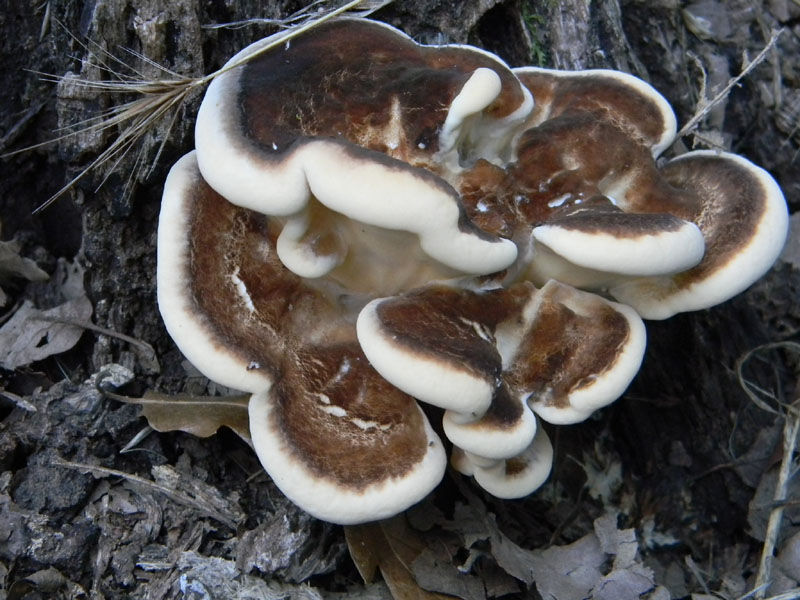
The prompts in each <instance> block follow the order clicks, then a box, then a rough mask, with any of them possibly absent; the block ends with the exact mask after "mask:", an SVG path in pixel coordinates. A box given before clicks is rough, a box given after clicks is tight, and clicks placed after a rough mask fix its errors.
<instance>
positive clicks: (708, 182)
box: [609, 150, 789, 319]
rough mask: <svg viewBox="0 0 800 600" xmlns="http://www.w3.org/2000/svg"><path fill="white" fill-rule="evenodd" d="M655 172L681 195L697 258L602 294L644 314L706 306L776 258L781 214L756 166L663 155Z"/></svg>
mask: <svg viewBox="0 0 800 600" xmlns="http://www.w3.org/2000/svg"><path fill="white" fill-rule="evenodd" d="M661 175H662V176H663V177H664V179H665V180H666V181H667V182H668V183H669V185H670V186H672V187H673V188H674V189H677V190H680V191H682V192H683V194H684V196H685V197H686V198H687V200H688V201H687V203H686V204H687V205H688V207H687V208H685V209H684V210H685V211H686V212H687V213H691V218H693V220H694V221H695V222H696V223H697V224H698V226H699V228H700V230H701V232H702V234H703V237H704V238H705V245H706V252H705V254H704V256H703V260H702V261H701V262H700V263H699V264H698V265H696V266H695V267H693V268H691V269H687V270H685V271H683V272H679V273H676V274H674V275H672V276H664V277H652V278H634V279H631V280H626V281H620V282H619V283H618V284H617V285H614V286H612V287H611V288H610V290H609V291H610V293H611V294H612V295H613V296H614V297H615V298H616V299H618V300H619V301H620V302H625V303H626V304H629V305H631V306H633V307H634V308H635V309H636V310H637V311H638V312H639V314H641V315H642V316H643V317H645V318H648V319H665V318H668V317H670V316H672V315H674V314H675V313H678V312H684V311H690V310H700V309H703V308H707V307H709V306H714V305H716V304H719V303H721V302H724V301H726V300H728V299H729V298H732V297H733V296H735V295H736V294H738V293H740V292H742V291H744V290H745V289H747V288H748V287H749V286H750V285H752V284H753V283H754V282H755V281H756V280H757V279H759V278H760V277H761V276H762V275H764V273H766V272H767V271H768V270H769V269H770V267H771V266H772V265H773V263H774V262H775V261H776V260H777V258H778V256H779V255H780V252H781V250H782V248H783V245H784V243H785V241H786V236H787V235H788V228H789V215H788V208H787V206H786V201H785V199H784V197H783V193H782V192H781V190H780V188H779V187H778V184H777V183H776V182H775V180H774V179H773V178H772V177H771V176H770V175H769V173H767V172H766V171H765V170H764V169H762V168H760V167H758V166H756V165H754V164H753V163H752V162H750V161H749V160H747V159H745V158H743V157H741V156H738V155H736V154H730V153H726V152H716V151H712V150H699V151H695V152H689V153H687V154H684V155H682V156H679V157H678V158H675V159H673V160H671V161H670V162H669V163H667V164H666V165H665V166H664V167H662V168H661Z"/></svg>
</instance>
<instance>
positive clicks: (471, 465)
mask: <svg viewBox="0 0 800 600" xmlns="http://www.w3.org/2000/svg"><path fill="white" fill-rule="evenodd" d="M450 464H452V465H453V468H454V469H456V470H457V471H459V472H460V473H462V474H464V475H472V476H473V477H474V478H475V481H476V482H477V483H478V485H480V486H481V487H482V488H483V489H485V490H486V491H487V492H489V493H490V494H492V495H493V496H497V497H498V498H504V499H509V500H510V499H515V498H523V497H525V496H527V495H528V494H531V493H533V492H534V491H536V490H537V489H539V488H540V487H541V486H542V485H543V484H544V482H545V481H546V480H547V478H548V477H549V476H550V471H551V469H552V467H553V446H552V444H551V443H550V438H549V437H547V433H546V432H545V430H544V429H543V428H541V427H540V428H538V429H537V432H536V436H535V437H534V438H533V441H532V442H531V443H530V445H529V446H528V447H527V448H525V450H524V451H523V452H521V453H520V454H519V455H517V456H513V457H511V458H507V459H504V460H487V459H485V458H484V457H481V456H476V455H473V454H471V453H469V452H465V451H464V450H462V449H461V448H458V447H454V448H453V453H452V456H451V457H450Z"/></svg>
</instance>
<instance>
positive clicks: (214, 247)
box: [157, 18, 787, 523]
mask: <svg viewBox="0 0 800 600" xmlns="http://www.w3.org/2000/svg"><path fill="white" fill-rule="evenodd" d="M276 41H281V38H280V34H278V36H273V37H272V38H267V39H266V40H262V41H261V42H257V43H256V44H253V45H252V46H250V47H248V48H246V49H245V50H243V51H242V52H241V53H240V54H239V55H237V56H236V57H234V58H233V59H231V63H230V64H233V62H234V61H236V62H237V63H238V62H239V61H240V60H241V59H242V58H245V57H251V58H250V59H249V60H247V61H245V62H242V63H241V64H238V66H235V67H233V68H231V69H229V70H227V71H225V72H224V73H223V74H222V75H220V76H218V77H217V78H216V79H214V81H213V82H212V83H211V85H210V86H209V89H208V91H207V93H206V96H205V98H204V100H203V103H202V105H201V107H200V111H199V114H198V117H197V124H196V136H195V138H196V150H195V151H193V152H191V153H190V154H188V155H186V156H185V157H183V158H182V159H181V160H180V161H178V163H177V164H176V165H175V166H174V167H173V169H172V171H171V172H170V175H169V177H168V179H167V182H166V184H165V187H164V196H163V202H162V210H161V216H160V222H159V232H158V277H157V279H158V301H159V307H160V310H161V313H162V315H163V318H164V321H165V323H166V326H167V329H168V331H169V333H170V335H171V336H172V337H173V339H174V340H175V342H176V343H177V345H178V346H179V348H180V349H181V350H182V351H183V352H184V354H185V355H186V356H187V358H188V359H189V360H190V361H191V362H192V363H193V364H194V365H195V366H196V367H197V368H198V369H200V371H202V372H203V373H204V374H205V375H206V376H208V377H209V378H210V379H212V380H214V381H216V382H219V383H221V384H223V385H226V386H228V387H231V388H235V389H238V390H242V391H245V392H249V393H251V394H252V396H251V400H250V429H251V435H252V441H253V445H254V447H255V450H256V452H257V454H258V456H259V459H260V460H261V462H262V464H263V465H264V467H265V469H266V470H267V471H268V472H269V474H270V475H271V476H272V477H273V479H274V480H275V482H276V484H277V485H278V486H279V487H280V488H281V490H282V491H283V492H284V493H285V494H286V495H287V496H288V497H289V498H290V499H292V500H293V501H294V502H296V503H297V504H298V505H299V506H301V507H302V508H303V509H305V510H307V511H308V512H310V513H311V514H313V515H315V516H317V517H319V518H321V519H325V520H328V521H333V522H337V523H359V522H364V521H370V520H375V519H380V518H384V517H388V516H391V515H393V514H396V513H398V512H400V511H402V510H404V509H405V508H407V507H408V506H410V505H412V504H414V503H415V502H418V501H419V500H420V499H422V498H423V497H424V496H425V495H426V494H428V493H429V492H430V491H431V490H432V489H433V488H434V487H435V486H436V485H437V484H438V482H439V481H440V479H441V477H442V475H443V472H444V469H445V467H446V463H447V460H446V452H448V451H449V452H450V454H451V463H452V465H453V466H454V467H455V468H456V469H457V470H459V471H461V472H463V473H465V474H467V475H472V476H474V478H475V481H476V482H477V483H478V484H479V485H481V486H482V487H484V488H485V489H486V490H487V491H488V492H490V493H492V494H495V495H497V496H500V497H504V498H517V497H521V496H524V495H527V494H529V493H531V492H532V491H533V490H535V489H536V488H537V487H539V486H540V485H541V484H542V483H543V482H544V481H545V479H546V478H547V476H548V473H549V471H550V466H551V462H552V453H553V451H552V447H551V446H550V443H549V441H548V437H547V434H546V432H545V431H544V427H542V424H541V423H542V421H545V422H547V423H551V424H568V423H576V422H579V421H582V420H584V419H586V418H587V417H588V416H589V415H591V414H592V412H593V411H595V410H597V409H598V408H600V407H602V406H605V405H607V404H609V403H610V402H613V401H614V400H615V399H617V398H618V397H619V396H620V395H622V394H623V392H624V391H625V389H626V387H627V386H628V384H629V383H630V381H631V380H632V378H633V377H634V376H635V374H636V372H637V370H638V368H639V365H640V363H641V360H642V356H643V353H644V349H645V337H646V336H645V328H644V325H643V323H642V320H641V318H642V317H644V318H649V319H662V318H667V317H669V316H671V315H673V314H675V313H677V312H681V311H687V310H697V309H701V308H705V307H708V306H712V305H714V304H717V303H719V302H722V301H724V300H726V299H728V298H730V297H731V296H733V295H735V294H737V293H739V292H740V291H742V290H743V289H745V288H746V287H747V286H749V285H750V284H751V283H752V282H753V281H755V280H756V279H757V278H758V277H760V276H761V275H762V274H763V273H764V272H765V271H766V270H767V269H768V268H769V267H770V266H771V264H772V263H773V262H774V260H775V259H776V258H777V255H778V253H779V252H780V249H781V247H782V245H783V241H784V239H785V236H786V229H787V210H786V205H785V202H784V200H783V196H782V194H781V192H780V190H779V188H778V186H777V185H776V183H775V182H774V181H773V179H772V178H771V177H770V176H769V175H768V174H767V173H766V172H765V171H763V170H762V169H760V168H759V167H757V166H755V165H753V164H752V163H750V162H749V161H747V160H746V159H744V158H742V157H740V156H736V155H733V154H729V153H724V152H709V151H700V152H689V153H687V154H684V155H682V156H679V157H677V158H673V159H671V160H668V161H664V162H663V164H662V162H659V163H657V162H656V158H658V157H659V155H660V154H661V153H662V152H663V151H664V150H665V149H666V148H667V147H668V146H670V145H671V143H672V141H673V139H674V137H675V131H676V122H675V117H674V115H673V113H672V110H671V109H670V107H669V105H668V104H667V102H666V101H665V100H664V98H663V97H662V96H661V95H659V94H658V92H656V91H655V90H654V89H653V88H652V87H650V86H649V85H648V84H647V83H645V82H643V81H641V80H639V79H636V78H634V77H632V76H630V75H626V74H624V73H618V72H614V71H605V70H595V71H583V72H558V71H552V70H546V69H535V68H521V69H510V68H509V67H508V66H506V65H505V64H504V63H503V62H502V61H501V60H500V59H498V58H497V57H495V56H494V55H492V54H490V53H488V52H485V51H483V50H480V49H477V48H472V47H469V46H422V45H419V44H417V43H415V42H414V41H413V40H411V39H409V38H408V37H407V36H405V35H404V34H403V33H402V32H400V31H398V30H396V29H394V28H392V27H389V26H387V25H384V24H382V23H378V22H373V21H368V20H362V19H352V18H342V19H338V20H334V21H330V22H327V23H325V24H321V25H319V26H318V27H316V28H314V29H313V30H312V31H310V32H308V33H306V34H304V35H301V36H299V37H297V38H294V39H292V40H291V41H288V40H287V41H285V42H283V43H278V44H277V45H274V47H271V48H269V49H267V50H266V51H263V52H262V53H260V54H257V55H256V54H255V53H256V52H257V51H259V50H263V49H264V47H265V46H266V45H268V44H275V42H276ZM419 402H423V403H426V404H428V405H431V406H432V407H438V409H439V410H437V409H435V408H432V409H431V410H428V411H426V412H423V411H422V409H421V407H420V405H419ZM429 416H433V417H435V419H436V421H435V422H434V423H433V426H432V425H431V423H430V422H429V420H428V418H429ZM437 432H438V433H437ZM442 434H443V435H444V437H445V438H446V440H447V449H446V447H445V445H444V444H443V443H442V440H441V437H440V436H441V435H442ZM448 449H449V450H448Z"/></svg>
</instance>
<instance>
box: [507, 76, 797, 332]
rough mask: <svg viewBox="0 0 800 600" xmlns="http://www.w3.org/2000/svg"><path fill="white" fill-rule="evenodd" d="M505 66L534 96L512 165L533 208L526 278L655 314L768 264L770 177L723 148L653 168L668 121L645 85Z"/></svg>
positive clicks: (678, 308)
mask: <svg viewBox="0 0 800 600" xmlns="http://www.w3.org/2000/svg"><path fill="white" fill-rule="evenodd" d="M514 72H515V74H516V75H517V76H518V77H519V79H520V81H521V82H522V83H523V84H524V85H526V87H528V89H529V90H530V91H531V93H532V94H533V96H534V98H535V99H536V106H535V109H534V111H533V113H532V114H531V117H530V119H529V121H528V123H527V125H528V126H529V128H528V129H526V130H525V131H524V132H523V133H522V134H521V135H520V137H519V140H518V146H517V156H518V160H517V163H516V164H514V165H511V166H510V169H511V171H512V172H513V173H514V176H515V177H516V178H517V180H518V181H519V182H521V187H522V189H525V190H527V193H528V195H529V197H530V198H529V199H530V200H531V203H532V204H535V206H536V209H535V210H534V209H530V212H531V217H529V218H530V222H531V224H532V231H531V237H532V239H533V241H534V249H533V253H532V259H531V261H530V264H529V265H528V268H527V271H526V275H527V276H528V277H530V278H531V279H532V280H533V281H535V282H537V283H544V281H546V280H547V279H548V278H558V279H559V280H561V281H563V282H565V283H569V284H571V285H575V286H579V287H583V288H590V289H595V290H599V291H603V292H606V293H609V294H610V295H611V296H613V297H614V298H616V299H617V300H619V301H620V302H624V303H626V304H629V305H631V306H633V307H634V308H636V310H637V311H638V312H639V313H640V314H641V315H642V316H643V317H645V318H649V319H664V318H667V317H669V316H671V315H673V314H675V313H678V312H683V311H690V310H698V309H702V308H707V307H710V306H713V305H715V304H718V303H720V302H724V301H725V300H727V299H728V298H730V297H732V296H734V295H736V294H738V293H739V292H741V291H742V290H744V289H745V288H747V287H748V286H749V285H750V284H752V283H753V282H754V281H755V280H756V279H758V278H759V277H761V276H762V275H763V274H764V273H765V272H766V270H767V269H769V267H770V266H771V265H772V264H773V262H774V261H775V260H776V258H777V256H778V254H779V252H780V249H781V248H782V246H783V243H784V240H785V236H786V231H787V208H786V203H785V200H784V198H783V195H782V194H781V191H780V189H779V187H778V185H777V184H776V183H775V181H774V180H773V179H772V177H770V176H769V174H767V173H766V171H764V170H763V169H761V168H759V167H756V166H755V165H753V164H752V163H750V162H749V161H748V160H746V159H744V158H742V157H740V156H736V155H734V154H729V153H724V152H713V151H699V152H690V153H687V154H685V155H683V156H680V157H678V158H675V159H673V160H671V161H668V162H666V163H665V164H663V165H657V164H656V163H655V161H654V160H653V157H655V156H658V154H659V153H660V152H661V151H662V150H663V149H664V148H666V146H667V145H669V143H671V141H672V140H673V139H674V136H675V118H674V115H673V114H672V111H671V109H670V108H669V105H668V104H667V103H666V101H665V100H664V98H663V97H661V96H660V94H658V92H656V91H655V90H653V89H652V88H651V87H650V86H649V85H647V84H646V83H644V82H641V81H639V80H637V79H636V78H634V77H631V76H629V75H623V74H615V73H613V72H610V71H584V72H554V71H549V70H546V69H544V70H543V69H532V68H523V69H516V70H515V71H514ZM537 211H538V212H537Z"/></svg>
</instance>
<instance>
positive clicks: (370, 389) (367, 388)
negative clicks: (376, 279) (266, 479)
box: [249, 344, 447, 524]
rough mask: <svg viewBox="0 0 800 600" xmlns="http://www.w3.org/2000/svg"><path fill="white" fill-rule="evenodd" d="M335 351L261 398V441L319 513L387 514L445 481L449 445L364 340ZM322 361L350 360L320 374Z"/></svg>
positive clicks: (254, 430) (269, 465)
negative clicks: (363, 346)
mask: <svg viewBox="0 0 800 600" xmlns="http://www.w3.org/2000/svg"><path fill="white" fill-rule="evenodd" d="M336 350H338V352H333V351H328V352H314V353H313V355H310V356H309V359H308V360H309V362H308V363H307V364H306V365H305V368H302V367H301V368H300V374H299V376H298V375H294V376H291V377H289V378H288V379H286V380H283V381H282V382H281V383H279V384H276V386H275V387H273V388H272V389H271V390H270V391H268V392H262V393H259V394H254V395H253V397H252V398H251V400H250V404H249V412H250V433H251V435H252V438H253V446H254V448H255V450H256V454H258V457H259V459H260V461H261V464H262V465H263V466H264V468H265V469H266V471H267V472H268V473H269V475H270V477H272V479H273V481H275V484H276V485H277V486H278V487H279V488H280V490H281V491H282V492H283V493H284V494H285V495H286V496H287V497H288V498H289V499H290V500H292V501H293V502H294V503H296V504H297V505H298V506H300V507H301V508H302V509H303V510H305V511H306V512H308V513H310V514H312V515H314V516H315V517H317V518H320V519H323V520H325V521H330V522H333V523H340V524H354V523H363V522H367V521H376V520H379V519H384V518H388V517H391V516H393V515H396V514H397V513H399V512H402V511H403V510H405V509H407V508H408V507H410V506H411V505H413V504H415V503H417V502H419V501H420V500H422V498H424V497H425V496H426V495H427V494H428V493H430V491H431V490H432V489H433V488H434V487H436V486H437V485H438V484H439V482H440V481H441V478H442V476H443V474H444V469H445V466H446V463H447V459H446V456H445V452H444V448H443V446H442V442H441V441H440V440H439V438H438V436H437V435H436V434H435V433H434V432H433V430H432V429H431V426H430V424H429V423H428V420H427V419H426V417H425V415H424V414H423V413H422V410H421V409H420V407H419V405H418V404H417V403H416V402H415V401H414V400H413V399H412V398H410V397H409V396H407V395H405V394H404V393H402V392H400V391H399V390H397V389H396V388H393V387H392V386H391V385H389V384H388V383H387V382H386V381H385V380H383V379H382V378H381V377H380V376H378V375H377V373H375V372H374V371H373V370H372V369H371V368H370V367H369V365H368V364H367V362H366V360H364V359H363V356H361V355H360V352H358V350H357V345H355V344H354V345H353V347H352V350H353V351H352V353H348V352H347V351H346V350H345V349H343V348H339V349H336ZM321 359H322V361H324V362H325V363H326V364H328V365H331V366H333V365H335V362H331V361H333V360H339V361H347V362H344V363H343V362H340V363H339V367H338V368H337V369H336V372H334V373H330V372H327V373H320V367H319V364H318V361H320V360H321ZM326 359H330V360H326ZM342 364H348V365H349V366H348V368H347V372H346V373H343V370H342V369H341V365H342ZM322 370H323V371H324V367H323V369H322ZM337 374H338V376H339V380H338V381H337V380H336V376H337ZM331 375H332V376H333V377H331Z"/></svg>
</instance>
